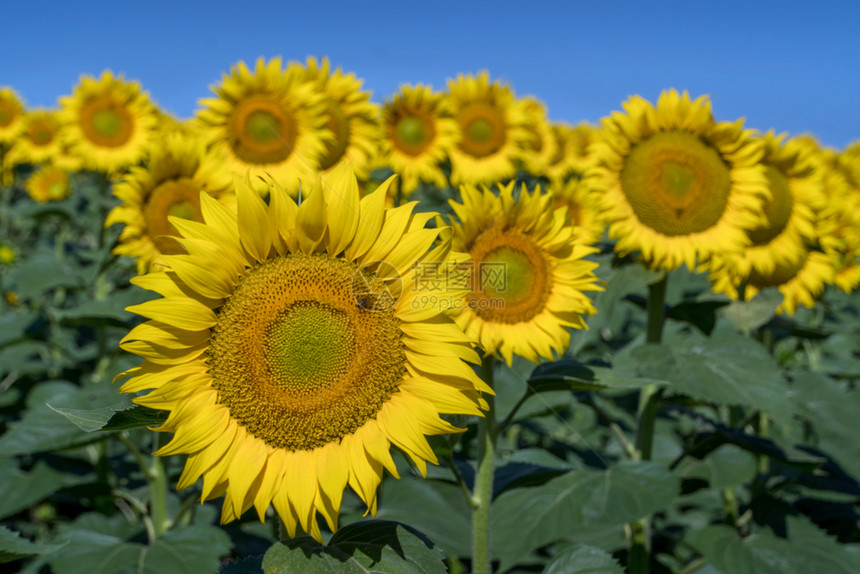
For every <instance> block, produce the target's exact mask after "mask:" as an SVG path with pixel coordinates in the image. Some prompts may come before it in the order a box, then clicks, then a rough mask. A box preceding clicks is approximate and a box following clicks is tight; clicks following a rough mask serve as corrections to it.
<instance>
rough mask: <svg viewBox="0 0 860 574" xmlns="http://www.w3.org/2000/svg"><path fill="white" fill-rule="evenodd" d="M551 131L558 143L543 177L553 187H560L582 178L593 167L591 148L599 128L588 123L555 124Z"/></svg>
mask: <svg viewBox="0 0 860 574" xmlns="http://www.w3.org/2000/svg"><path fill="white" fill-rule="evenodd" d="M550 129H551V130H552V135H553V139H554V140H555V141H556V148H555V149H556V152H555V155H554V156H553V157H552V160H550V163H549V165H548V166H547V167H546V169H545V170H544V174H543V175H544V176H546V177H547V179H549V180H550V182H552V184H553V185H555V186H559V185H561V184H562V183H564V182H565V181H567V180H568V179H569V178H570V177H577V178H579V177H581V176H582V175H583V174H584V173H585V171H586V170H587V168H588V167H589V166H590V165H591V162H592V159H593V155H592V154H591V152H590V149H591V148H590V146H591V143H592V142H593V141H594V140H595V139H596V137H597V134H598V132H599V128H597V127H595V126H593V125H591V124H588V123H581V124H578V125H576V126H569V125H567V124H561V123H553V124H551V125H550Z"/></svg>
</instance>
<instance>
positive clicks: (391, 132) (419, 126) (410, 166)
mask: <svg viewBox="0 0 860 574" xmlns="http://www.w3.org/2000/svg"><path fill="white" fill-rule="evenodd" d="M382 127H383V130H384V134H385V135H384V137H383V138H382V140H381V147H382V157H383V158H385V160H386V161H387V163H388V164H389V165H390V166H391V169H393V170H394V173H396V174H399V175H400V182H401V183H400V184H401V186H402V189H403V194H404V195H407V196H408V195H409V194H410V193H412V192H413V191H414V190H415V188H416V187H418V183H419V182H422V181H424V182H427V183H431V184H433V185H435V186H436V187H439V188H445V187H448V178H447V177H446V176H445V172H443V171H442V169H441V167H440V166H439V164H441V163H442V162H443V161H445V159H446V158H447V157H448V152H449V151H450V150H451V148H453V147H454V146H455V145H456V144H457V142H458V141H459V139H460V132H459V130H458V128H457V122H455V121H454V118H453V115H452V111H451V107H450V105H449V103H448V99H447V98H446V97H445V94H442V93H441V92H434V91H433V89H432V88H431V87H430V86H425V85H423V84H418V85H417V86H401V88H400V91H399V92H398V93H396V94H395V95H394V96H393V97H392V98H391V99H390V100H386V102H385V104H384V105H383V107H382Z"/></svg>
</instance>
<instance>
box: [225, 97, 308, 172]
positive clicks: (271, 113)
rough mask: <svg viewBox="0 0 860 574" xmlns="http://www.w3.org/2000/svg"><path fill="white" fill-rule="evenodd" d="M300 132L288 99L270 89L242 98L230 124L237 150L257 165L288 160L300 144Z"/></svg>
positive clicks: (232, 144)
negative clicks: (269, 92)
mask: <svg viewBox="0 0 860 574" xmlns="http://www.w3.org/2000/svg"><path fill="white" fill-rule="evenodd" d="M296 135H297V131H296V121H295V118H294V117H293V114H292V112H291V110H290V109H289V107H288V104H287V102H284V101H282V100H281V99H279V98H278V97H276V96H275V95H273V94H267V93H260V94H251V95H249V96H246V97H245V98H244V99H242V100H240V101H239V102H238V103H237V104H236V107H235V108H234V109H233V112H232V116H231V118H230V120H229V121H228V124H227V141H228V144H229V146H230V148H231V149H232V150H233V153H234V154H236V157H237V158H239V159H240V160H241V161H243V162H245V163H249V164H255V165H258V164H271V163H281V162H283V161H285V160H286V159H287V158H288V157H289V156H290V154H291V153H292V152H293V148H294V147H295V145H296Z"/></svg>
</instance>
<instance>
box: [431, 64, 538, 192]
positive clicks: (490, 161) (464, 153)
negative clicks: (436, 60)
mask: <svg viewBox="0 0 860 574" xmlns="http://www.w3.org/2000/svg"><path fill="white" fill-rule="evenodd" d="M448 92H449V94H450V101H451V106H452V108H453V110H454V119H455V120H457V124H458V125H459V127H460V142H459V143H458V144H457V145H456V146H454V147H453V148H452V149H451V151H450V155H451V182H452V183H453V184H455V185H460V184H477V183H491V182H497V181H502V180H505V179H508V178H511V177H513V176H514V174H515V172H516V163H515V162H516V159H517V157H518V155H519V154H520V151H521V150H522V149H523V148H524V147H526V146H528V145H529V141H530V140H531V137H532V136H531V134H530V133H529V131H528V129H527V128H526V124H527V123H528V120H529V116H528V114H527V113H526V106H525V105H524V104H523V103H522V102H520V101H517V100H516V99H515V98H514V92H513V90H511V88H510V87H508V86H507V85H505V84H502V83H500V82H498V81H494V82H492V83H491V82H490V74H489V73H488V72H486V71H483V72H481V73H480V74H478V75H477V76H473V75H463V74H459V75H458V76H457V79H456V80H448Z"/></svg>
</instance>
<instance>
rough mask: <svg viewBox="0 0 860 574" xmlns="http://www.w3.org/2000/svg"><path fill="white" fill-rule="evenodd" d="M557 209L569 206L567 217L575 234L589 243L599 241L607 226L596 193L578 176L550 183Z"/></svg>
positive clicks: (550, 190) (550, 191) (551, 193)
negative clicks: (601, 214) (557, 182)
mask: <svg viewBox="0 0 860 574" xmlns="http://www.w3.org/2000/svg"><path fill="white" fill-rule="evenodd" d="M548 191H549V193H550V195H552V197H553V200H554V204H555V207H556V209H558V208H559V207H566V208H567V217H568V221H569V222H570V225H572V226H573V228H574V235H575V236H576V237H578V238H581V240H582V242H583V243H585V244H587V245H593V244H595V243H597V241H598V240H599V239H600V236H601V235H603V229H604V228H605V227H606V224H605V223H604V221H603V219H601V218H600V213H599V212H598V210H597V205H596V203H595V197H594V193H592V192H591V190H589V189H588V187H587V186H586V185H585V184H584V183H583V181H582V180H581V179H579V178H578V177H572V178H570V179H569V180H568V181H567V182H565V183H562V184H550V186H549V189H548Z"/></svg>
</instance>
